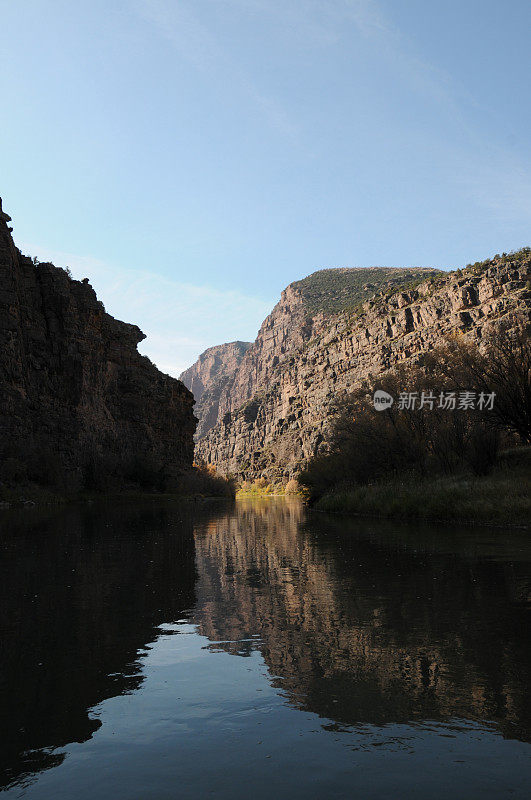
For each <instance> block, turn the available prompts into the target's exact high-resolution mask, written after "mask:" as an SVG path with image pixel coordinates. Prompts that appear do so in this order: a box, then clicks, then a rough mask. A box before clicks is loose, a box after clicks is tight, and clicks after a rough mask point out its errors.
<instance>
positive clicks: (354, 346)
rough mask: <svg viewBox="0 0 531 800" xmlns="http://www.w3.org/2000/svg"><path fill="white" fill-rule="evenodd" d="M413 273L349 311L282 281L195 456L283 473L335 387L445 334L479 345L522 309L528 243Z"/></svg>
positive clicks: (242, 472)
mask: <svg viewBox="0 0 531 800" xmlns="http://www.w3.org/2000/svg"><path fill="white" fill-rule="evenodd" d="M326 272H329V271H326ZM338 272H339V271H338ZM415 272H416V274H415V276H414V277H416V281H413V283H416V284H417V285H413V286H411V287H408V286H407V285H404V286H403V287H400V286H396V283H395V285H393V283H392V282H391V285H389V282H388V283H387V284H386V285H385V286H384V287H383V288H380V289H379V290H377V292H376V293H375V294H373V296H372V297H370V298H369V299H366V300H365V301H364V302H361V303H359V304H358V305H357V306H356V307H355V308H351V309H350V310H340V311H337V304H336V307H332V308H330V307H329V308H327V307H326V304H323V303H319V302H318V301H319V294H318V291H315V281H314V283H313V288H314V293H313V297H312V302H311V303H308V299H307V296H305V293H304V286H302V285H301V284H303V283H304V282H299V283H298V284H292V285H291V286H288V288H287V289H285V290H284V292H283V293H282V296H281V300H280V302H279V303H278V304H277V306H276V307H275V308H274V310H273V312H272V313H271V314H270V315H269V317H267V319H266V320H265V321H264V323H263V325H262V327H261V329H260V332H259V334H258V337H257V339H256V341H255V343H254V344H253V345H252V346H251V347H250V348H249V349H248V350H247V352H246V354H245V356H244V357H243V359H242V361H241V364H240V366H239V367H238V369H237V370H236V372H235V374H234V377H233V379H232V380H231V381H230V382H228V383H227V385H226V386H225V387H224V389H223V392H222V393H221V396H220V398H219V400H218V404H217V411H218V421H217V424H216V425H215V426H214V427H213V428H212V429H211V430H210V431H209V432H208V433H207V434H206V436H204V437H203V438H202V439H200V441H199V442H198V444H197V447H196V456H197V457H198V458H200V459H202V460H204V461H205V462H207V463H214V464H215V465H216V466H217V468H218V469H219V470H221V471H222V472H223V473H225V474H232V475H235V476H238V477H240V478H246V479H254V478H257V477H260V476H264V477H266V478H268V479H271V478H279V477H284V478H286V477H291V476H292V475H294V474H296V473H297V472H298V471H299V470H300V468H301V467H302V466H303V465H304V463H305V462H306V461H307V459H309V458H310V457H312V456H313V455H314V454H316V453H317V452H319V450H320V448H321V447H322V445H323V442H324V440H325V438H326V430H327V426H328V425H329V421H330V412H331V409H332V407H333V405H334V402H335V401H336V400H337V398H338V396H340V395H341V393H342V392H344V391H345V390H347V391H348V390H352V389H354V388H356V387H357V386H359V385H360V384H361V382H362V381H363V380H365V379H367V378H368V377H369V376H376V375H378V374H380V373H382V372H384V371H386V370H389V369H390V368H392V367H393V365H395V364H397V363H398V362H401V361H404V360H407V359H412V360H414V359H415V358H418V356H419V355H420V354H421V353H422V352H424V351H427V350H430V349H432V348H433V347H434V346H435V345H437V344H438V343H440V342H441V341H442V340H443V338H444V337H445V336H448V335H459V336H463V337H465V338H467V339H470V340H475V341H477V342H479V343H480V342H481V339H482V336H483V335H484V332H485V329H486V328H488V327H489V326H490V325H493V324H495V323H496V322H497V321H499V320H500V319H502V318H503V317H504V316H506V315H507V314H511V313H514V312H519V313H523V314H524V315H527V316H528V317H529V314H530V308H531V291H530V289H529V286H530V283H529V279H530V272H531V249H528V248H526V249H524V250H521V251H519V252H518V253H514V254H509V255H503V256H497V257H495V258H493V259H492V260H489V261H485V262H481V263H478V264H475V265H473V266H470V267H468V268H466V269H464V270H457V271H456V272H452V273H445V272H438V271H432V272H431V273H430V274H427V275H426V276H423V275H422V271H419V270H416V271H415ZM311 277H312V276H311ZM325 277H326V276H325ZM419 279H420V280H419ZM370 287H371V284H369V285H368V288H370ZM318 288H319V287H318V286H317V289H318ZM364 288H365V289H366V288H367V287H364Z"/></svg>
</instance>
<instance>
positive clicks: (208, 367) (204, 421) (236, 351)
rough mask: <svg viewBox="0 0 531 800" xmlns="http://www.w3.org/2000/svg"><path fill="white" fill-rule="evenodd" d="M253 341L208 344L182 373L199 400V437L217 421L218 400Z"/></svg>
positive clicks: (197, 406)
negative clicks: (193, 362) (212, 345)
mask: <svg viewBox="0 0 531 800" xmlns="http://www.w3.org/2000/svg"><path fill="white" fill-rule="evenodd" d="M250 346H251V342H229V343H228V344H220V345H217V346H215V347H209V348H208V350H205V352H204V353H201V355H200V356H199V358H198V359H197V361H196V362H195V364H193V365H192V366H191V367H189V368H188V369H187V370H185V371H184V372H183V373H182V374H181V375H180V376H179V380H181V381H182V382H183V383H184V385H185V386H186V388H187V389H190V391H191V392H192V393H193V395H194V397H195V401H196V404H197V405H196V410H195V411H196V414H197V417H198V419H199V424H198V426H197V432H196V437H197V438H198V439H199V438H200V437H201V436H204V435H205V434H206V433H208V431H209V430H210V428H212V427H213V426H214V425H215V424H216V422H217V421H218V416H219V401H220V398H221V395H222V394H223V392H224V390H225V388H226V387H227V386H228V385H229V384H230V382H231V381H232V379H233V378H234V375H235V373H236V370H237V369H238V367H239V366H240V364H241V361H242V358H243V357H244V355H245V353H246V352H247V350H248V349H249V347H250Z"/></svg>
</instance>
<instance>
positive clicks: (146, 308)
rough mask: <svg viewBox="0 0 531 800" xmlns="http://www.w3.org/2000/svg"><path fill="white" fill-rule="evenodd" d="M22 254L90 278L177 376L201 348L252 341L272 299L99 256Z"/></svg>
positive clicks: (36, 250)
mask: <svg viewBox="0 0 531 800" xmlns="http://www.w3.org/2000/svg"><path fill="white" fill-rule="evenodd" d="M19 246H20V248H21V250H22V251H23V252H26V253H28V254H30V255H32V256H37V258H39V259H40V260H41V261H51V262H52V263H54V264H56V265H57V266H60V267H69V268H70V270H71V272H72V275H73V277H74V278H77V279H78V280H79V279H82V278H85V277H87V278H88V279H89V280H90V283H91V285H92V286H93V288H94V289H95V291H96V293H97V295H98V298H99V299H100V300H102V301H103V304H104V305H105V308H106V310H107V311H108V313H109V314H112V316H113V317H116V318H117V319H122V320H124V321H125V322H131V323H134V324H135V325H138V327H139V328H140V329H141V330H142V331H143V332H144V333H145V334H146V336H147V338H146V339H145V340H144V341H143V342H142V343H141V344H140V346H139V350H140V352H141V353H143V354H144V355H147V356H149V358H150V359H151V360H152V361H153V362H154V363H155V364H156V365H157V366H158V367H159V369H161V370H163V371H164V372H167V373H169V374H170V375H174V376H175V377H178V376H179V375H180V373H181V372H182V371H183V370H184V369H186V368H187V367H189V366H190V365H191V364H192V363H193V362H194V361H195V360H196V359H197V357H198V355H199V354H200V353H202V352H203V350H206V348H207V347H211V346H212V345H215V344H221V343H223V342H228V341H234V340H236V339H240V340H244V341H245V340H248V341H251V340H253V339H254V338H255V336H256V333H257V331H258V328H259V326H260V324H261V322H262V320H263V319H264V318H265V317H266V316H267V314H269V312H270V311H271V309H272V307H273V305H274V302H275V301H273V300H262V299H260V298H257V297H252V296H249V295H246V294H243V293H242V292H239V291H236V290H233V291H222V290H220V289H216V288H214V287H212V286H197V285H195V284H191V283H181V282H178V281H173V280H171V279H169V278H166V277H164V276H163V275H158V274H156V273H152V272H148V271H140V270H130V269H125V268H120V267H114V266H110V265H108V264H105V263H104V262H103V261H100V260H98V259H96V258H91V257H86V256H76V255H73V254H71V253H62V252H57V251H50V250H47V249H46V248H43V247H39V246H38V245H31V244H23V245H19Z"/></svg>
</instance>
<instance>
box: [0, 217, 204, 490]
mask: <svg viewBox="0 0 531 800" xmlns="http://www.w3.org/2000/svg"><path fill="white" fill-rule="evenodd" d="M9 221H10V218H9V217H8V216H7V214H5V213H3V212H2V211H1V202H0V469H2V470H3V475H2V476H1V478H3V479H4V480H5V479H6V478H7V479H9V478H13V479H17V478H20V479H24V478H26V477H27V478H29V479H30V480H36V481H37V482H46V481H47V480H50V481H51V480H52V478H53V479H56V480H57V481H58V482H60V483H61V484H63V485H66V486H68V487H71V488H77V487H80V486H83V485H87V484H90V482H91V480H92V479H93V478H97V477H98V473H100V476H101V472H102V471H104V472H105V473H108V475H109V479H110V480H112V479H113V478H114V477H116V476H118V475H120V476H125V477H127V474H128V473H134V472H135V470H136V471H137V472H138V470H139V469H141V468H142V463H145V462H146V461H149V463H150V465H151V466H152V468H153V469H156V470H157V471H158V472H159V473H160V476H161V481H162V482H163V483H171V481H172V480H174V479H175V477H176V476H177V475H178V474H179V472H181V471H182V470H183V469H185V468H188V467H189V466H191V464H192V459H193V434H194V429H195V423H196V420H195V417H194V415H193V402H194V401H193V396H192V394H191V393H190V392H189V391H188V389H186V388H185V387H184V386H183V384H182V383H181V382H180V381H178V380H175V379H174V378H170V377H169V376H168V375H164V374H162V373H161V372H159V371H158V370H157V369H156V367H155V366H154V365H153V364H152V363H151V362H150V360H149V359H148V358H146V357H145V356H141V355H140V354H139V353H138V351H137V345H138V343H139V342H140V341H142V339H144V338H145V337H144V334H143V333H142V332H141V331H140V330H139V328H137V327H136V325H129V324H127V323H125V322H119V321H118V320H115V319H114V318H113V317H111V316H110V315H109V314H107V313H106V312H105V309H104V307H103V304H102V303H101V302H99V301H98V299H97V297H96V294H95V292H94V290H93V289H92V287H91V286H90V285H89V283H88V280H87V279H85V280H83V281H81V282H80V281H76V280H73V279H72V278H71V277H70V276H69V274H68V272H66V271H65V270H63V269H59V268H57V267H55V266H53V265H52V264H39V263H34V262H33V261H32V260H31V259H30V258H28V257H27V256H23V255H22V254H21V253H20V251H19V250H18V249H17V248H16V247H15V245H14V244H13V240H12V238H11V228H9V227H8V225H7V223H8V222H9ZM6 471H7V472H11V473H16V474H10V475H7V476H6ZM26 471H27V472H28V474H27V475H25V474H22V473H25V472H26ZM19 473H20V474H19ZM1 478H0V479H1Z"/></svg>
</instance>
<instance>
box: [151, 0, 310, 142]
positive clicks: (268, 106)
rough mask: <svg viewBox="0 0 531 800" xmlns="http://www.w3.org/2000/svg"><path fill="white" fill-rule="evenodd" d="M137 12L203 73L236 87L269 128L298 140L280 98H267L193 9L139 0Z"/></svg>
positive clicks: (169, 1)
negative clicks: (245, 96) (212, 75)
mask: <svg viewBox="0 0 531 800" xmlns="http://www.w3.org/2000/svg"><path fill="white" fill-rule="evenodd" d="M137 9H138V12H139V13H140V15H141V16H142V18H143V19H145V20H146V21H147V22H149V23H151V24H152V25H153V26H154V28H155V29H156V30H157V31H158V33H159V35H161V36H162V37H164V38H165V39H167V40H168V41H169V42H171V44H172V45H173V47H174V48H175V49H176V51H177V52H178V53H179V54H180V55H181V57H182V58H184V59H185V60H186V61H188V62H189V63H190V64H191V65H192V66H193V67H195V68H196V69H197V70H199V71H200V72H204V73H207V74H216V75H223V76H224V78H225V85H226V86H227V87H229V88H230V87H235V88H237V89H238V90H239V91H241V92H243V93H244V94H246V95H247V97H248V98H249V101H250V103H252V104H253V105H254V106H255V108H256V109H257V110H258V111H259V112H260V113H261V114H262V116H263V117H264V119H265V120H266V121H267V123H268V124H269V126H270V128H272V129H274V130H276V131H278V132H279V133H281V134H283V135H284V136H286V137H287V138H289V139H292V140H294V141H295V140H296V139H297V134H298V129H297V125H296V124H295V123H294V121H293V120H292V119H290V115H289V114H288V112H287V110H286V109H285V108H284V107H283V106H282V104H281V103H280V102H279V101H278V99H277V98H274V97H270V96H267V95H265V94H264V93H263V92H262V91H261V90H260V89H259V88H258V86H256V85H255V83H254V82H253V81H252V80H251V79H250V77H249V75H248V74H246V72H245V71H244V70H243V68H242V67H241V65H239V64H238V63H237V60H236V59H235V58H234V56H233V55H232V54H231V55H229V53H228V52H227V51H226V50H225V49H224V48H223V47H222V46H221V44H220V42H219V40H218V38H217V37H216V36H214V34H213V33H212V32H211V31H210V30H209V29H208V28H207V26H206V25H204V24H203V23H202V22H201V21H200V20H199V18H198V17H197V14H195V13H194V11H193V5H192V4H190V3H186V2H179V3H176V2H174V0H138V2H137Z"/></svg>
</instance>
